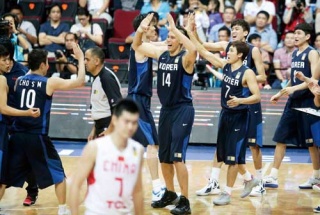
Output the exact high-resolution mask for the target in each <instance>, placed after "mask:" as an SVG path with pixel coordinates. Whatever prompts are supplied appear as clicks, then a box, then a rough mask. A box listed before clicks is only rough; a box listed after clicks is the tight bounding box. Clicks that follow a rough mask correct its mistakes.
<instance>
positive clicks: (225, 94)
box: [221, 64, 250, 110]
mask: <svg viewBox="0 0 320 215" xmlns="http://www.w3.org/2000/svg"><path fill="white" fill-rule="evenodd" d="M247 69H248V67H246V66H243V65H242V66H241V67H240V68H239V69H237V70H235V71H232V70H231V64H226V65H225V67H224V68H223V79H222V84H221V107H222V108H223V109H228V110H244V109H248V105H239V106H237V107H234V108H230V107H229V106H228V105H227V101H228V100H230V96H236V97H237V98H246V97H248V96H249V92H250V91H249V90H248V88H247V87H244V86H242V79H243V75H244V73H245V71H246V70H247Z"/></svg>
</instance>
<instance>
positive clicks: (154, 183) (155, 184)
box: [152, 178, 162, 192]
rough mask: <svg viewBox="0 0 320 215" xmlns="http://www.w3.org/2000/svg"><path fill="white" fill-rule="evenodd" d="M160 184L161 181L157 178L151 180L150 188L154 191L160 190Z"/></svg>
mask: <svg viewBox="0 0 320 215" xmlns="http://www.w3.org/2000/svg"><path fill="white" fill-rule="evenodd" d="M161 186H162V184H161V181H160V179H159V178H158V179H156V180H153V181H152V190H153V191H155V192H158V191H160V190H161Z"/></svg>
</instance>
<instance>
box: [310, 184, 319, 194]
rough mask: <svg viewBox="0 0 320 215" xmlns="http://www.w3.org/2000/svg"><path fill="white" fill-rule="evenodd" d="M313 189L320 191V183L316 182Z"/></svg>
mask: <svg viewBox="0 0 320 215" xmlns="http://www.w3.org/2000/svg"><path fill="white" fill-rule="evenodd" d="M312 189H313V190H314V191H317V192H320V184H315V185H313V186H312Z"/></svg>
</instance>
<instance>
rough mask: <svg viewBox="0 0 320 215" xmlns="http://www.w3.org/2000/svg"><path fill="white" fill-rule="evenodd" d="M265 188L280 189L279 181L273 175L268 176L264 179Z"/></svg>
mask: <svg viewBox="0 0 320 215" xmlns="http://www.w3.org/2000/svg"><path fill="white" fill-rule="evenodd" d="M262 180H263V184H264V187H270V188H278V186H279V185H278V179H277V178H274V177H272V176H271V175H268V176H266V177H264V178H263V179H262Z"/></svg>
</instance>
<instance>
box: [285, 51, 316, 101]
mask: <svg viewBox="0 0 320 215" xmlns="http://www.w3.org/2000/svg"><path fill="white" fill-rule="evenodd" d="M311 50H314V49H313V48H312V47H311V46H309V47H308V48H306V49H305V50H304V51H303V52H301V53H300V54H298V51H299V50H295V51H294V52H293V53H292V61H291V74H290V76H291V85H292V86H295V85H298V84H301V83H302V81H300V80H299V79H298V78H296V77H295V75H296V73H297V72H302V73H303V74H304V76H306V77H309V78H310V77H311V76H312V74H311V66H310V62H309V52H310V51H311ZM290 97H292V98H306V97H313V95H312V93H311V92H310V90H309V89H305V90H299V91H296V92H294V93H293V94H292V95H290Z"/></svg>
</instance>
